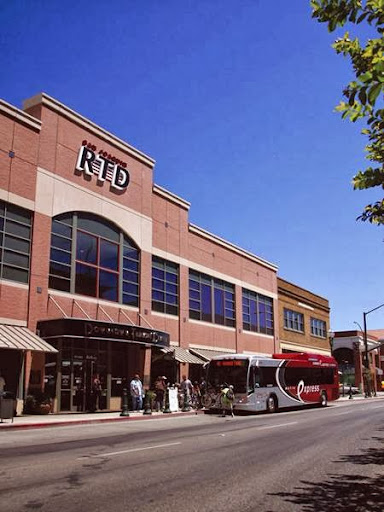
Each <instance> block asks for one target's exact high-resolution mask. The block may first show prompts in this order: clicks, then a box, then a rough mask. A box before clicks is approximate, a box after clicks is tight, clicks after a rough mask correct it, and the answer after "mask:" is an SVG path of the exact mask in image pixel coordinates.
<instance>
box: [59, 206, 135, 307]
mask: <svg viewBox="0 0 384 512" xmlns="http://www.w3.org/2000/svg"><path fill="white" fill-rule="evenodd" d="M139 265H140V253H139V250H138V249H137V247H136V246H135V245H134V244H133V243H132V241H131V240H130V239H129V238H128V237H127V236H126V235H125V234H124V233H123V232H122V231H120V230H119V229H118V228H117V227H116V226H114V225H113V224H112V223H110V222H108V221H106V220H105V219H102V218H100V217H98V216H97V215H93V214H86V213H80V212H79V213H73V214H64V215H59V216H57V217H55V218H54V219H53V220H52V235H51V257H50V275H49V287H50V288H54V289H55V290H62V291H67V292H70V293H78V294H81V295H88V296H90V297H98V298H100V299H104V300H110V301H113V302H121V303H123V304H127V305H130V306H138V304H139Z"/></svg>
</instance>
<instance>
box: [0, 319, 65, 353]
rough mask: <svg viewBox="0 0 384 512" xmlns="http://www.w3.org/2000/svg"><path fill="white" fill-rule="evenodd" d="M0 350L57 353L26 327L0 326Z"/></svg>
mask: <svg viewBox="0 0 384 512" xmlns="http://www.w3.org/2000/svg"><path fill="white" fill-rule="evenodd" d="M0 348H7V349H13V350H32V351H34V352H57V350H56V349H55V348H53V347H52V346H51V345H49V343H47V342H46V341H44V340H43V339H42V338H40V337H39V336H37V334H34V333H33V332H32V331H30V330H29V329H27V327H20V326H19V325H5V324H0Z"/></svg>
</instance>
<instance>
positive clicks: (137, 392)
mask: <svg viewBox="0 0 384 512" xmlns="http://www.w3.org/2000/svg"><path fill="white" fill-rule="evenodd" d="M130 390H131V397H132V409H133V410H134V411H140V410H141V409H142V408H143V384H142V382H141V380H140V376H139V374H137V373H136V374H135V376H134V377H133V379H132V380H131V384H130Z"/></svg>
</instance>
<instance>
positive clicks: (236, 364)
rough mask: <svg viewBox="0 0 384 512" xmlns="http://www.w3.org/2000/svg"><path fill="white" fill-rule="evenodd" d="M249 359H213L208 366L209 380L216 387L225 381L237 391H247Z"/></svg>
mask: <svg viewBox="0 0 384 512" xmlns="http://www.w3.org/2000/svg"><path fill="white" fill-rule="evenodd" d="M248 364H249V362H248V360H247V359H230V360H227V359H223V360H212V361H211V362H210V363H209V366H208V374H207V381H208V384H209V385H211V386H213V387H214V388H217V387H220V386H222V385H223V384H224V383H225V384H228V385H232V386H233V389H234V392H235V393H247V391H248V386H247V375H248Z"/></svg>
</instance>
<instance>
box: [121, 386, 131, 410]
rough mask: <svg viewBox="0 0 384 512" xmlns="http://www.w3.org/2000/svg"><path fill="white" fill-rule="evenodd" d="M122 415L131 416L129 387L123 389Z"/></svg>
mask: <svg viewBox="0 0 384 512" xmlns="http://www.w3.org/2000/svg"><path fill="white" fill-rule="evenodd" d="M120 416H129V412H128V390H127V388H124V389H123V405H122V408H121V413H120Z"/></svg>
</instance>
